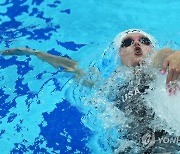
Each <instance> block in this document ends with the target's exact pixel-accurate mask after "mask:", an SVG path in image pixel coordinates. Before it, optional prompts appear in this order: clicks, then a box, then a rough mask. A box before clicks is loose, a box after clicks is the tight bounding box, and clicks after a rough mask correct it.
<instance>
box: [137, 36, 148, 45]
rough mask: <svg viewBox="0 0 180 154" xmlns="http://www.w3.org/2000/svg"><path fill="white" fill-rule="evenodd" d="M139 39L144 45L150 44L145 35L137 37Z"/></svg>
mask: <svg viewBox="0 0 180 154" xmlns="http://www.w3.org/2000/svg"><path fill="white" fill-rule="evenodd" d="M139 41H140V42H141V43H142V44H145V45H150V44H151V41H150V40H149V39H148V38H147V37H141V38H140V39H139Z"/></svg>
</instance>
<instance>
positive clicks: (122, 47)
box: [1, 29, 180, 153]
mask: <svg viewBox="0 0 180 154" xmlns="http://www.w3.org/2000/svg"><path fill="white" fill-rule="evenodd" d="M113 44H114V47H115V48H116V50H117V52H118V54H119V57H120V59H121V61H122V63H123V64H124V65H125V66H127V67H130V68H139V66H141V65H142V64H143V63H144V60H145V59H146V58H147V57H148V55H150V54H151V53H153V52H154V50H155V39H154V38H153V37H152V36H151V35H149V34H147V33H145V32H143V31H142V30H139V29H130V30H126V31H124V32H122V33H120V34H118V35H117V36H116V37H115V39H114V41H113ZM155 53H156V54H155V55H154V56H153V57H152V64H153V65H152V67H155V68H160V69H161V73H162V74H165V72H166V71H167V72H168V75H167V80H166V84H169V83H170V82H174V81H176V80H179V74H180V51H173V50H172V49H170V48H164V49H162V50H159V51H157V52H155ZM1 55H3V56H6V55H34V56H37V57H38V58H39V59H41V60H43V61H45V62H48V63H49V64H50V65H52V66H53V67H55V68H59V67H62V68H64V70H65V71H67V72H72V73H74V75H75V78H76V79H80V78H81V77H83V75H84V74H85V73H84V71H83V70H81V69H80V68H78V67H77V65H78V62H76V61H74V60H71V59H69V58H65V57H61V56H54V55H52V54H49V53H45V52H41V51H38V50H32V49H28V48H14V49H7V50H3V51H1ZM134 70H136V69H134ZM138 71H140V73H138ZM136 72H137V73H135V75H134V76H135V77H134V78H133V77H132V80H130V81H127V82H125V83H124V85H120V86H117V87H115V88H116V90H115V91H116V94H117V95H116V97H115V98H114V100H113V102H115V104H114V106H115V107H117V108H118V109H119V110H121V111H123V112H124V113H125V116H126V117H127V118H128V119H131V120H130V121H128V122H127V125H126V126H127V127H126V128H125V129H126V131H125V132H123V131H122V130H121V133H122V134H123V133H124V134H123V135H124V137H125V138H126V139H129V140H133V141H136V142H137V143H138V142H139V140H140V138H141V137H142V135H144V133H148V132H149V133H151V132H152V131H153V127H151V121H153V120H154V117H155V114H154V111H153V109H152V108H150V107H149V106H147V104H146V102H145V99H144V95H146V90H147V89H149V84H150V82H151V81H153V79H154V78H153V76H151V75H149V74H146V73H144V72H141V70H139V69H137V70H136ZM136 79H138V80H136ZM139 79H140V80H139ZM83 84H84V85H85V86H88V87H91V86H93V84H94V83H91V82H88V81H85V82H84V83H83ZM135 87H137V88H138V89H135ZM132 94H133V95H132ZM126 96H130V97H126ZM167 134H168V133H167V132H165V131H164V130H156V131H155V136H156V137H161V136H163V135H167ZM163 146H164V145H155V146H154V147H152V148H151V149H148V150H145V149H142V151H141V153H142V152H143V153H148V152H150V153H151V152H154V151H156V150H157V148H159V147H160V149H162V148H164V147H163ZM167 146H168V147H165V148H170V147H171V148H173V150H174V151H175V150H176V149H178V150H180V148H179V147H178V146H176V145H167ZM131 150H132V147H127V148H126V149H124V150H123V151H122V152H124V153H132V152H131Z"/></svg>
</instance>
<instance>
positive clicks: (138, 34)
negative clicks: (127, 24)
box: [122, 33, 147, 41]
mask: <svg viewBox="0 0 180 154" xmlns="http://www.w3.org/2000/svg"><path fill="white" fill-rule="evenodd" d="M138 36H143V37H147V36H145V35H143V34H142V33H130V34H127V35H126V36H124V38H123V39H122V41H123V40H124V39H126V38H129V37H138Z"/></svg>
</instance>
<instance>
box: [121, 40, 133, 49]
mask: <svg viewBox="0 0 180 154" xmlns="http://www.w3.org/2000/svg"><path fill="white" fill-rule="evenodd" d="M132 43H133V40H132V39H131V38H127V39H125V40H124V41H123V42H122V44H121V47H128V46H130V45H131V44H132Z"/></svg>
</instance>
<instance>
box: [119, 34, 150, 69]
mask: <svg viewBox="0 0 180 154" xmlns="http://www.w3.org/2000/svg"><path fill="white" fill-rule="evenodd" d="M152 50H153V47H152V44H151V42H150V40H149V39H148V38H147V37H146V36H144V35H143V34H141V33H132V34H128V35H127V36H126V37H125V38H123V40H122V45H121V47H120V49H119V55H120V57H121V59H122V62H123V63H124V64H125V65H126V66H137V65H138V64H139V63H140V62H142V60H143V59H144V58H145V57H146V56H147V55H148V53H149V52H151V51H152Z"/></svg>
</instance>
